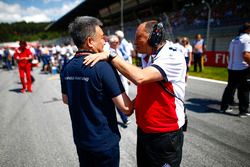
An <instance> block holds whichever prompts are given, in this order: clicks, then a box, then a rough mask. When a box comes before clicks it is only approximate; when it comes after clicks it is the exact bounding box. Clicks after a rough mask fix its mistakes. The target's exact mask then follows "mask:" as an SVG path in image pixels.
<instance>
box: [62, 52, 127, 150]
mask: <svg viewBox="0 0 250 167" xmlns="http://www.w3.org/2000/svg"><path fill="white" fill-rule="evenodd" d="M83 58H84V56H74V57H73V58H72V59H71V60H70V61H69V62H68V63H67V64H66V65H65V67H64V69H63V70H62V73H61V86H62V93H63V94H66V95H67V96H68V106H69V111H70V117H71V121H72V128H73V136H74V142H75V144H76V146H77V147H80V148H82V149H85V150H93V151H103V150H107V149H110V148H112V147H113V146H114V145H116V144H118V142H119V140H120V133H119V130H118V126H117V118H116V112H115V105H114V103H113V101H112V98H113V97H116V96H118V95H120V94H121V93H123V92H124V88H123V85H122V83H121V80H120V77H119V75H118V73H117V71H116V69H115V68H114V67H113V66H112V65H111V64H110V63H108V62H106V61H101V62H98V63H97V64H96V65H95V66H93V67H90V66H85V65H84V64H83Z"/></svg>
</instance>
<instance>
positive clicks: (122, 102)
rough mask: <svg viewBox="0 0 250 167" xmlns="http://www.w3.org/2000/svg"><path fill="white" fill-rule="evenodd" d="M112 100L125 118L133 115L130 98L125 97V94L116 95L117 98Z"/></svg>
mask: <svg viewBox="0 0 250 167" xmlns="http://www.w3.org/2000/svg"><path fill="white" fill-rule="evenodd" d="M112 100H113V102H114V104H115V105H116V107H117V108H118V109H119V110H120V111H122V112H123V113H124V114H126V115H127V116H130V115H131V114H133V111H134V106H133V102H132V101H131V100H130V98H129V97H128V96H127V94H126V93H125V92H124V93H122V94H120V95H118V96H117V97H114V98H113V99H112Z"/></svg>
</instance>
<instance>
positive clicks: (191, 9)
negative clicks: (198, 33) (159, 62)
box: [169, 0, 250, 28]
mask: <svg viewBox="0 0 250 167" xmlns="http://www.w3.org/2000/svg"><path fill="white" fill-rule="evenodd" d="M210 7H211V22H210V24H211V26H225V25H229V24H230V25H232V24H236V25H237V24H241V23H242V22H244V19H249V18H250V13H249V12H248V11H249V10H250V3H249V1H244V0H238V1H236V0H232V1H226V0H218V1H213V2H212V3H211V4H210ZM208 10H209V9H208V7H207V6H206V5H205V4H200V5H197V6H194V5H193V4H192V3H191V4H187V5H186V6H184V7H183V8H182V9H181V10H180V11H177V12H173V13H171V14H169V20H170V23H171V25H172V26H173V27H174V28H178V27H180V28H181V27H183V26H185V25H188V26H194V27H201V26H205V25H206V24H207V19H208Z"/></svg>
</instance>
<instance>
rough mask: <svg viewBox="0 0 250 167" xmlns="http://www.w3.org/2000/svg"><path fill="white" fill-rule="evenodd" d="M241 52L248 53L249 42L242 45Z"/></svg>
mask: <svg viewBox="0 0 250 167" xmlns="http://www.w3.org/2000/svg"><path fill="white" fill-rule="evenodd" d="M243 52H250V40H248V41H246V42H245V43H244V44H243Z"/></svg>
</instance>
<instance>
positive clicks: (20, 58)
mask: <svg viewBox="0 0 250 167" xmlns="http://www.w3.org/2000/svg"><path fill="white" fill-rule="evenodd" d="M19 46H20V47H19V48H17V49H16V50H15V54H14V58H15V59H16V60H17V63H18V70H19V74H20V80H21V82H22V85H23V88H22V89H21V92H22V93H24V91H25V90H26V88H27V91H28V92H32V88H31V84H32V80H31V75H30V71H31V60H32V59H33V55H32V53H31V51H30V49H28V48H26V47H27V43H26V41H20V42H19ZM24 73H26V81H27V85H26V83H25V76H24Z"/></svg>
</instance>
